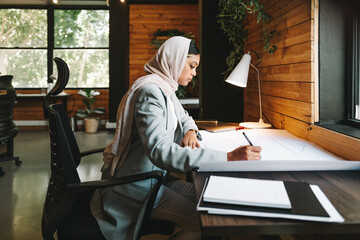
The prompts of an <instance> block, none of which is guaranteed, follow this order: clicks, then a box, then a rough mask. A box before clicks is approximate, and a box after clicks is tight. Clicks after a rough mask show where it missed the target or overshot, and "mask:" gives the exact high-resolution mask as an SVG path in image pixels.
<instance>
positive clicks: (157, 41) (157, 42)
mask: <svg viewBox="0 0 360 240" xmlns="http://www.w3.org/2000/svg"><path fill="white" fill-rule="evenodd" d="M153 35H154V36H153V38H151V43H152V44H151V45H152V46H154V47H155V49H159V47H160V46H161V45H162V44H163V43H164V42H165V41H166V39H168V38H171V37H175V36H182V37H187V38H190V39H192V40H194V39H195V36H194V35H193V34H192V33H191V32H189V33H185V32H183V31H180V30H179V29H166V30H162V29H158V30H157V31H156V32H154V34H153ZM159 37H166V38H159Z"/></svg>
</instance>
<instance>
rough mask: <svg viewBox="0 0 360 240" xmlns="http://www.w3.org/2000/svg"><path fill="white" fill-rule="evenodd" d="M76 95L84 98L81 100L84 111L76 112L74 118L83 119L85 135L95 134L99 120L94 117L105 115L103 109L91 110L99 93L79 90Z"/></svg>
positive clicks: (86, 89)
mask: <svg viewBox="0 0 360 240" xmlns="http://www.w3.org/2000/svg"><path fill="white" fill-rule="evenodd" d="M78 94H80V95H81V96H83V97H84V98H85V99H83V102H84V104H85V109H80V110H78V111H77V112H76V116H77V117H79V118H84V123H85V132H86V133H95V132H97V129H98V126H99V118H98V117H97V116H96V115H100V114H104V113H105V109H104V108H93V106H94V103H95V97H96V96H98V95H100V92H98V91H94V90H92V89H90V88H85V89H84V90H79V92H78Z"/></svg>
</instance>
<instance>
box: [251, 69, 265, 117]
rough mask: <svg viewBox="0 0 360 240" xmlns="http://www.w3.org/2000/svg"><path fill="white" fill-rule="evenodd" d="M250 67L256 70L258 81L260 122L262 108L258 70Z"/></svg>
mask: <svg viewBox="0 0 360 240" xmlns="http://www.w3.org/2000/svg"><path fill="white" fill-rule="evenodd" d="M250 65H251V66H252V67H253V68H254V69H255V70H256V72H257V80H258V87H259V107H260V120H261V119H262V107H261V91H260V74H259V70H258V69H257V68H256V67H255V66H254V65H253V64H252V63H250Z"/></svg>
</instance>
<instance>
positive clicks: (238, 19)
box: [217, 0, 277, 77]
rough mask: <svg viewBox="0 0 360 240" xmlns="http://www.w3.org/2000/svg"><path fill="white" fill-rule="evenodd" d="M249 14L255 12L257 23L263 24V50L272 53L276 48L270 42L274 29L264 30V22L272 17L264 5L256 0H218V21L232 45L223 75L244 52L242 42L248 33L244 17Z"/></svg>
mask: <svg viewBox="0 0 360 240" xmlns="http://www.w3.org/2000/svg"><path fill="white" fill-rule="evenodd" d="M250 14H255V15H256V19H257V23H260V22H262V24H263V32H264V38H263V41H264V49H265V51H267V52H269V53H274V52H275V51H276V49H277V47H276V45H275V44H271V40H272V39H273V37H274V34H275V32H276V31H275V30H272V31H270V32H267V31H266V24H267V23H269V22H270V21H271V20H272V17H271V16H269V15H268V14H266V12H265V10H264V6H263V5H262V4H260V3H259V2H258V0H220V1H219V13H218V15H217V19H218V23H219V24H220V29H221V30H222V31H223V32H224V33H225V35H226V36H227V37H228V40H229V42H230V43H231V44H232V45H233V49H232V50H231V51H230V54H229V56H228V57H227V58H226V64H227V66H228V69H227V70H226V71H225V72H224V75H225V77H227V76H228V74H229V73H231V71H232V70H233V69H234V68H235V66H236V64H237V63H238V62H239V61H240V60H241V57H242V56H243V54H244V44H245V41H246V39H247V37H248V34H249V33H248V29H246V24H247V23H246V19H247V17H248V16H249V15H250Z"/></svg>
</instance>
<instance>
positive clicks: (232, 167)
mask: <svg viewBox="0 0 360 240" xmlns="http://www.w3.org/2000/svg"><path fill="white" fill-rule="evenodd" d="M243 131H244V132H246V135H247V136H248V138H249V139H250V140H251V142H252V143H253V145H258V146H261V148H262V151H261V160H260V161H233V162H226V163H209V162H202V163H201V164H200V166H199V171H322V170H323V171H332V170H359V169H360V162H357V161H346V160H343V159H342V158H340V157H338V156H336V155H334V154H332V153H330V152H328V151H326V150H324V149H323V148H321V147H319V146H317V145H316V144H314V143H312V142H309V141H306V140H304V139H301V138H298V137H296V136H294V135H292V134H290V133H289V132H287V131H286V130H280V129H251V130H241V131H228V132H219V133H210V132H207V131H200V134H201V135H202V139H203V140H202V142H201V145H202V146H203V147H205V148H212V149H217V150H220V151H225V152H229V151H232V150H234V149H235V148H237V147H239V146H241V145H248V144H249V143H248V142H247V140H246V139H245V137H244V136H243V134H242V132H243Z"/></svg>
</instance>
